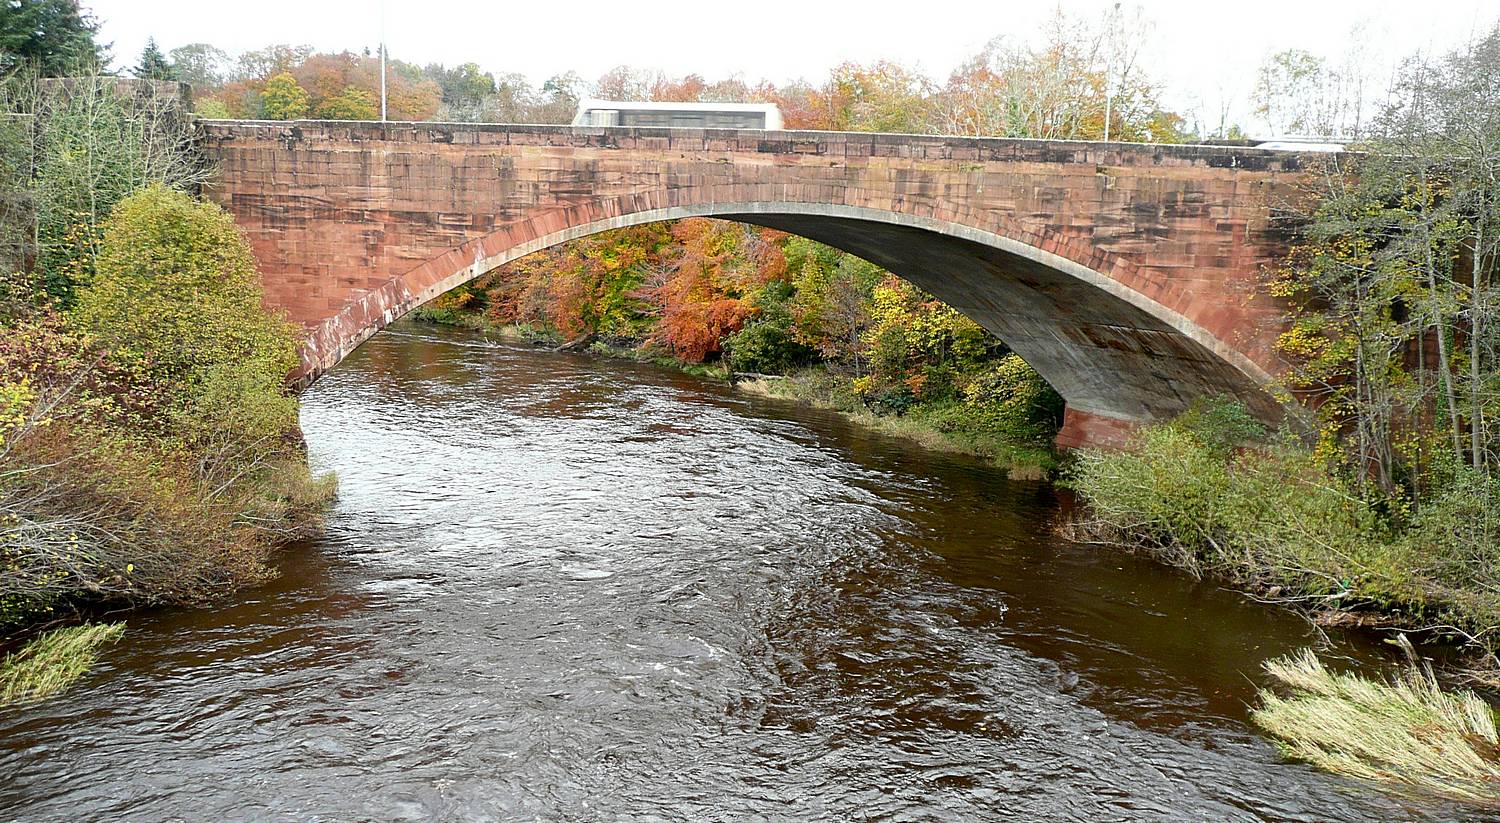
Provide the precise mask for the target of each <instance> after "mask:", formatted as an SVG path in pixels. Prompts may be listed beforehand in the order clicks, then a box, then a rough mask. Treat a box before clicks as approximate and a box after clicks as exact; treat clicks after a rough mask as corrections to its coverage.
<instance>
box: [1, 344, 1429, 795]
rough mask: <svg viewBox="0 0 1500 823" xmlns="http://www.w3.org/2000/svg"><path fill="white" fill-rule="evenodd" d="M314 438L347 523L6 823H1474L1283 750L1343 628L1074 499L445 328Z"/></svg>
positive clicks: (164, 677) (162, 639)
mask: <svg viewBox="0 0 1500 823" xmlns="http://www.w3.org/2000/svg"><path fill="white" fill-rule="evenodd" d="M303 426H304V429H305V431H306V435H307V440H308V445H309V449H310V452H311V455H312V459H313V461H314V463H315V465H316V466H318V467H320V468H324V469H331V470H334V471H337V472H338V475H339V477H340V479H341V493H340V498H339V500H338V503H337V506H336V508H335V510H334V512H333V514H332V517H331V522H330V526H329V528H328V531H327V534H326V535H325V536H324V537H322V538H321V539H319V540H316V541H314V542H311V543H309V544H307V545H301V546H296V547H293V548H292V549H291V550H289V551H287V552H286V553H285V554H284V555H283V556H282V557H281V559H280V561H279V562H280V566H281V568H282V571H283V574H282V576H281V578H280V579H279V580H278V581H276V582H275V583H273V584H272V585H269V586H267V587H265V588H263V589H259V590H256V591H252V592H248V593H246V594H244V595H243V596H241V597H240V598H239V599H238V600H237V601H236V602H234V603H232V604H229V605H228V606H226V607H223V608H217V609H213V610H202V611H170V612H168V611H163V612H159V613H149V614H143V615H136V616H132V617H131V618H130V625H129V629H128V633H127V635H126V639H125V640H124V641H123V642H122V643H121V644H120V645H118V646H115V647H113V648H110V649H108V650H107V651H106V652H105V654H104V659H103V661H102V663H101V665H100V666H98V667H97V668H96V669H95V671H94V672H92V673H91V674H90V675H89V676H88V677H87V678H86V679H85V680H84V681H82V682H81V683H80V684H79V687H78V688H77V689H76V690H75V691H74V692H73V693H71V694H70V695H69V696H68V697H67V698H65V699H61V700H53V701H50V702H46V703H42V704H38V705H34V706H30V707H25V708H19V709H14V708H13V709H7V710H0V810H3V816H4V817H5V818H6V819H9V818H15V819H24V820H67V821H81V820H111V821H113V820H122V819H133V820H150V821H155V820H170V819H187V820H216V821H217V820H251V819H255V820H259V819H285V820H366V819H368V820H407V819H411V820H427V819H441V820H467V819H545V820H578V821H591V820H621V819H628V820H694V821H697V820H749V819H773V820H810V819H812V820H840V821H842V820H863V819H869V820H1076V819H1083V820H1090V821H1105V820H1149V821H1159V820H1194V821H1198V820H1204V821H1226V820H1319V821H1322V820H1351V821H1352V820H1371V819H1376V820H1386V821H1390V820H1408V819H1423V816H1424V815H1435V816H1439V817H1441V816H1444V815H1448V816H1451V815H1452V810H1442V809H1432V808H1423V807H1421V806H1418V805H1414V804H1409V803H1398V802H1395V801H1391V800H1388V799H1385V798H1383V797H1382V796H1380V795H1378V794H1375V793H1373V792H1371V791H1370V790H1369V789H1367V788H1365V787H1361V786H1359V785H1356V784H1354V783H1351V782H1349V781H1346V780H1343V779H1340V778H1335V777H1330V776H1326V775H1322V774H1319V773H1317V772H1314V771H1312V770H1311V769H1309V768H1306V767H1304V766H1300V765H1296V764H1291V763H1286V762H1283V761H1281V760H1280V759H1279V758H1278V756H1277V754H1276V751H1275V749H1274V747H1273V746H1271V745H1270V744H1268V743H1267V742H1265V741H1263V740H1261V739H1260V738H1258V737H1256V736H1255V735H1254V734H1253V733H1252V731H1251V729H1250V728H1249V726H1248V725H1247V719H1246V718H1247V703H1249V702H1250V701H1251V700H1252V698H1253V696H1254V689H1255V683H1256V682H1257V681H1258V680H1259V679H1260V675H1259V667H1260V664H1261V662H1262V661H1263V660H1265V659H1266V658H1267V657H1269V656H1272V655H1277V654H1281V653H1285V652H1287V651H1289V650H1291V649H1293V648H1296V647H1298V646H1301V645H1305V644H1308V643H1310V642H1314V641H1315V640H1317V637H1316V634H1317V633H1316V630H1314V629H1312V628H1310V627H1309V626H1308V625H1307V624H1306V623H1304V622H1303V621H1301V620H1300V619H1298V618H1296V617H1294V616H1291V615H1289V614H1287V613H1285V612H1282V611H1278V610H1275V609H1272V608H1269V607H1265V606H1262V605H1259V604H1256V603H1253V602H1251V601H1249V600H1247V599H1246V598H1244V597H1241V596H1238V595H1235V594H1232V593H1229V592H1226V591H1223V590H1221V589H1219V588H1217V587H1215V586H1213V585H1211V584H1207V583H1199V582H1194V581H1192V580H1190V579H1188V578H1187V577H1185V576H1183V575H1180V574H1178V573H1174V572H1171V571H1168V570H1165V569H1162V568H1159V567H1157V566H1156V565H1153V564H1151V563H1149V562H1145V561H1142V560H1138V559H1134V558H1131V557H1128V556H1124V555H1121V554H1118V553H1114V552H1111V551H1108V550H1104V549H1100V548H1098V547H1089V546H1079V545H1074V544H1072V543H1069V542H1067V541H1065V540H1062V539H1060V538H1059V537H1057V536H1056V535H1055V534H1054V531H1053V525H1054V522H1055V521H1056V519H1057V517H1058V514H1059V510H1060V509H1059V507H1060V503H1059V501H1058V499H1057V497H1056V495H1055V493H1054V492H1053V491H1052V490H1051V489H1050V488H1049V487H1047V486H1045V485H1041V484H1035V483H1013V482H1007V481H1006V480H1005V479H1004V475H1003V474H1002V473H1001V472H998V471H996V470H994V469H991V468H989V467H986V466H984V465H981V464H979V463H977V462H975V461H973V460H970V459H966V458H959V457H952V456H945V455H939V454H933V453H930V452H925V451H923V450H921V449H920V448H918V447H916V446H913V445H910V444H907V443H905V442H903V441H897V440H891V439H887V438H883V437H880V436H876V435H872V434H869V433H867V432H865V431H862V430H860V429H857V428H854V427H852V426H850V425H848V424H846V423H845V422H843V421H842V420H841V419H839V418H838V417H837V416H835V415H833V414H831V413H827V412H822V411H818V410H813V409H808V408H803V407H799V406H796V405H794V404H790V403H785V402H780V401H774V400H768V399H763V398H756V397H750V396H745V395H741V394H735V393H734V392H732V391H731V390H729V389H727V388H724V387H720V386H717V385H714V384H710V383H706V382H703V381H699V380H696V379H693V378H690V377H687V376H683V375H680V374H676V373H673V372H668V371H664V370H660V369H655V368H651V367H646V366H637V365H633V364H624V363H620V362H614V361H607V360H600V359H592V358H588V357H583V356H576V355H565V354H553V353H547V352H536V351H531V350H523V349H519V348H515V347H511V346H507V345H505V344H500V343H490V342H487V341H485V340H484V339H483V338H482V337H480V336H478V335H474V334H471V333H467V332H458V331H446V330H441V329H432V328H427V327H412V326H408V327H404V328H398V329H393V330H390V331H388V332H386V333H383V334H382V335H380V336H377V337H376V338H375V339H374V340H372V341H371V342H370V343H368V344H367V345H366V346H365V347H364V348H363V349H361V350H360V351H359V352H357V353H356V354H355V355H354V356H353V357H351V358H350V359H349V360H348V361H347V362H346V363H344V364H343V365H342V366H340V367H339V368H338V369H337V370H335V371H334V372H332V373H330V374H329V375H328V376H327V377H325V378H324V379H323V380H322V381H321V382H319V383H318V384H317V385H316V386H315V387H314V388H313V389H312V390H311V391H310V392H309V393H308V395H307V396H306V398H305V404H304V410H303ZM1333 639H1334V641H1335V643H1336V644H1337V648H1338V649H1339V650H1341V651H1342V652H1343V653H1345V654H1352V655H1355V656H1357V657H1364V658H1370V657H1371V656H1373V654H1374V652H1373V651H1372V649H1371V648H1369V647H1368V645H1367V644H1363V643H1361V642H1360V641H1358V640H1351V639H1349V638H1341V637H1335V638H1333Z"/></svg>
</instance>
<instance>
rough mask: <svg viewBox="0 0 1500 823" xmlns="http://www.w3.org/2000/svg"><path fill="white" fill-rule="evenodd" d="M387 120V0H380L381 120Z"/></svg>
mask: <svg viewBox="0 0 1500 823" xmlns="http://www.w3.org/2000/svg"><path fill="white" fill-rule="evenodd" d="M385 121H386V117H385V0H380V122H382V123H384V122H385Z"/></svg>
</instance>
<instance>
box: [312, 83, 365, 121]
mask: <svg viewBox="0 0 1500 823" xmlns="http://www.w3.org/2000/svg"><path fill="white" fill-rule="evenodd" d="M313 116H314V117H316V118H318V119H319V120H378V119H380V104H379V103H378V102H377V101H376V99H375V95H373V94H371V93H369V92H367V91H365V90H364V89H360V88H355V87H354V86H345V87H344V89H343V90H342V91H340V92H339V93H338V94H336V95H334V96H332V97H329V98H327V99H325V100H324V101H323V102H322V103H319V104H318V107H317V108H316V109H314V110H313Z"/></svg>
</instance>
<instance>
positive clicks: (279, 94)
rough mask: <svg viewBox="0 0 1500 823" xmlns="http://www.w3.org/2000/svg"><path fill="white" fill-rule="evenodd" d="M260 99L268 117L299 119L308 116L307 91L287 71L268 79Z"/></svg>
mask: <svg viewBox="0 0 1500 823" xmlns="http://www.w3.org/2000/svg"><path fill="white" fill-rule="evenodd" d="M260 99H261V108H262V110H263V111H264V113H265V116H266V118H267V119H270V120H298V119H300V118H303V117H306V116H307V92H306V91H305V90H304V89H303V88H302V87H301V86H299V85H297V80H296V78H294V77H292V76H291V75H290V74H287V73H286V72H282V73H281V74H278V75H276V76H275V77H272V78H271V79H270V80H267V81H266V85H265V87H264V88H262V89H261V92H260Z"/></svg>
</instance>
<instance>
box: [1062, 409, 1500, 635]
mask: <svg viewBox="0 0 1500 823" xmlns="http://www.w3.org/2000/svg"><path fill="white" fill-rule="evenodd" d="M1208 405H1213V404H1208ZM1234 417H1236V415H1235V414H1233V413H1224V412H1214V411H1196V412H1195V413H1193V414H1191V415H1186V416H1184V418H1181V419H1179V420H1177V421H1174V422H1172V423H1169V424H1165V425H1161V426H1153V427H1148V428H1147V429H1145V430H1143V431H1142V432H1141V433H1140V434H1139V435H1138V436H1137V438H1136V439H1135V441H1134V442H1133V444H1132V445H1131V446H1130V447H1129V448H1127V449H1125V450H1122V451H1106V450H1094V449H1086V450H1082V451H1080V452H1078V453H1077V455H1076V459H1075V461H1074V463H1073V464H1072V466H1071V467H1070V469H1069V471H1068V476H1067V478H1066V481H1065V482H1066V485H1068V486H1069V487H1071V488H1072V489H1073V490H1074V491H1075V492H1077V494H1078V496H1079V499H1080V501H1081V502H1082V503H1083V504H1084V509H1083V515H1082V519H1081V520H1080V521H1079V523H1078V526H1079V527H1080V529H1081V531H1082V532H1083V533H1085V534H1087V535H1089V536H1091V537H1095V538H1098V539H1102V540H1106V541H1109V542H1112V543H1116V544H1121V545H1125V546H1129V547H1133V548H1136V549H1140V550H1143V551H1146V552H1149V553H1152V554H1154V555H1156V556H1158V557H1161V558H1162V559H1164V560H1166V561H1167V562H1170V563H1172V564H1174V565H1177V566H1180V567H1182V568H1186V569H1189V570H1191V571H1193V572H1194V573H1195V574H1208V575H1213V576H1216V577H1221V578H1227V579H1230V580H1234V581H1236V582H1238V583H1240V584H1242V585H1245V586H1247V587H1249V588H1252V589H1256V590H1259V591H1265V592H1273V593H1274V594H1275V596H1276V597H1278V598H1280V599H1283V600H1286V601H1289V602H1295V603H1298V604H1301V605H1303V606H1306V607H1309V608H1313V609H1378V610H1381V611H1384V612H1386V613H1387V616H1388V617H1389V618H1390V619H1391V620H1393V621H1396V622H1404V623H1408V624H1421V625H1437V626H1448V627H1450V631H1451V632H1452V633H1455V634H1459V635H1461V636H1462V637H1464V638H1465V639H1468V640H1471V641H1475V642H1477V643H1478V644H1479V645H1480V646H1482V647H1483V648H1484V649H1485V650H1486V651H1487V652H1488V653H1489V654H1491V655H1493V654H1494V653H1495V651H1496V650H1497V649H1500V636H1497V635H1496V630H1497V629H1496V627H1500V585H1497V584H1500V577H1497V575H1500V563H1497V562H1496V559H1497V558H1496V556H1495V555H1496V551H1497V549H1496V547H1495V546H1496V541H1497V540H1500V529H1497V528H1496V525H1497V523H1500V516H1497V515H1496V514H1495V512H1494V510H1493V509H1492V508H1490V507H1491V506H1493V505H1494V504H1495V503H1496V502H1500V483H1497V482H1496V481H1495V480H1494V479H1492V478H1487V477H1483V476H1480V475H1477V474H1475V473H1473V472H1472V471H1469V470H1466V469H1458V470H1456V471H1455V473H1454V474H1453V477H1452V480H1451V481H1450V483H1449V484H1448V485H1447V486H1446V487H1445V488H1443V489H1441V490H1438V491H1437V492H1435V493H1434V494H1433V496H1432V498H1431V499H1430V500H1429V501H1428V502H1427V503H1426V504H1425V505H1424V506H1423V507H1422V509H1421V510H1420V512H1419V513H1418V515H1417V516H1416V517H1415V519H1411V518H1409V517H1407V516H1406V511H1407V510H1406V509H1403V508H1400V507H1392V506H1390V505H1380V504H1378V503H1376V502H1372V501H1370V500H1368V499H1366V498H1365V497H1363V496H1361V494H1360V489H1359V486H1358V484H1357V483H1356V482H1354V481H1352V480H1350V479H1348V478H1346V477H1345V476H1343V475H1342V474H1340V473H1339V472H1338V471H1336V470H1334V469H1333V468H1331V467H1330V466H1329V464H1328V462H1327V459H1326V458H1325V457H1324V456H1322V455H1319V454H1317V453H1316V452H1315V451H1312V450H1309V449H1307V448H1305V447H1303V446H1301V445H1299V444H1297V443H1296V442H1295V441H1291V440H1273V441H1272V442H1269V443H1262V444H1260V445H1259V446H1258V447H1256V448H1248V449H1242V448H1236V447H1234V446H1233V445H1230V444H1229V443H1230V441H1232V440H1233V437H1231V438H1229V439H1228V440H1226V438H1225V429H1224V428H1223V427H1222V426H1219V425H1215V424H1205V423H1203V421H1204V420H1210V419H1215V418H1218V419H1224V418H1230V419H1232V418H1234ZM1234 436H1235V437H1237V436H1238V435H1234Z"/></svg>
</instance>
